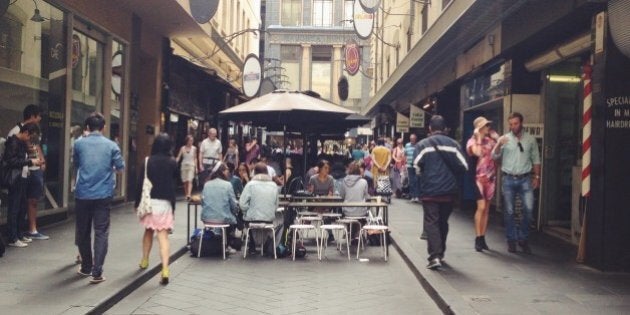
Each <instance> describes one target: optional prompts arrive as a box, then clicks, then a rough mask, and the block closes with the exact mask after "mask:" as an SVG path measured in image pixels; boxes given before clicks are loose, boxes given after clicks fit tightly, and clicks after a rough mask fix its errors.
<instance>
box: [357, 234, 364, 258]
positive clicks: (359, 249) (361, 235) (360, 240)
mask: <svg viewBox="0 0 630 315" xmlns="http://www.w3.org/2000/svg"><path fill="white" fill-rule="evenodd" d="M362 241H363V229H361V230H359V244H358V245H357V260H358V259H359V253H360V252H361V243H362Z"/></svg>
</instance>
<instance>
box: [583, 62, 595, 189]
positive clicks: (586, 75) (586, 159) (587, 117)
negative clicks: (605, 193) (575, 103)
mask: <svg viewBox="0 0 630 315" xmlns="http://www.w3.org/2000/svg"><path fill="white" fill-rule="evenodd" d="M583 71H584V72H583V73H582V79H583V81H584V110H583V113H582V197H587V198H588V197H589V196H590V195H591V127H592V125H591V120H592V113H593V110H592V108H591V106H592V105H593V94H592V93H591V92H592V89H591V73H592V71H593V70H592V67H591V65H590V63H587V64H585V65H584V68H583Z"/></svg>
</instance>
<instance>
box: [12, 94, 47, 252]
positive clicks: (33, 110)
mask: <svg viewBox="0 0 630 315" xmlns="http://www.w3.org/2000/svg"><path fill="white" fill-rule="evenodd" d="M22 116H23V119H24V120H23V121H22V122H21V123H18V124H17V125H16V126H15V127H13V129H11V130H10V131H9V137H10V136H12V135H15V134H17V133H18V132H20V126H23V125H26V124H28V123H34V124H35V125H36V126H37V132H36V133H34V134H33V135H32V136H31V137H30V138H29V140H28V143H27V146H28V158H29V159H38V160H40V164H39V165H32V166H29V168H28V176H27V178H26V186H25V187H24V189H25V194H26V207H27V209H26V215H27V217H28V227H29V230H28V231H27V232H25V233H24V237H25V238H28V239H35V240H47V239H49V238H50V237H49V236H48V235H45V234H43V233H41V232H39V231H38V230H37V204H38V203H39V200H40V199H42V197H43V196H44V171H46V157H45V156H44V152H43V150H42V146H41V144H40V143H41V140H42V135H41V129H40V128H39V122H40V121H41V120H42V116H41V108H40V107H39V106H37V105H34V104H30V105H27V106H26V107H25V108H24V110H23V112H22Z"/></svg>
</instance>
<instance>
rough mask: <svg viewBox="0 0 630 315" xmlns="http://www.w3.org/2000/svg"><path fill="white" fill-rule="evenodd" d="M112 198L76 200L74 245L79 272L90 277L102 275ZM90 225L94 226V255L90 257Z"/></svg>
mask: <svg viewBox="0 0 630 315" xmlns="http://www.w3.org/2000/svg"><path fill="white" fill-rule="evenodd" d="M111 202H112V198H105V199H95V200H85V199H76V205H75V212H76V216H77V218H76V234H75V244H76V245H77V247H79V254H81V270H82V271H84V272H88V271H91V273H92V276H94V277H100V276H101V275H102V274H103V264H104V263H105V256H106V255H107V247H108V238H109V210H110V204H111ZM92 225H94V252H93V253H94V254H93V255H92Z"/></svg>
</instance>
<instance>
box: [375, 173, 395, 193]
mask: <svg viewBox="0 0 630 315" xmlns="http://www.w3.org/2000/svg"><path fill="white" fill-rule="evenodd" d="M376 194H378V195H391V194H392V184H391V182H390V181H389V176H379V177H378V178H377V179H376Z"/></svg>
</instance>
